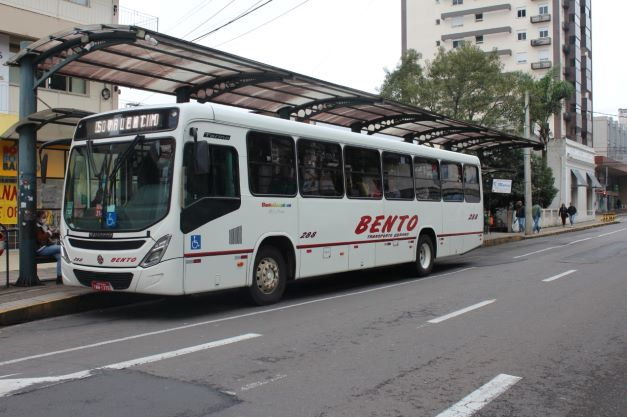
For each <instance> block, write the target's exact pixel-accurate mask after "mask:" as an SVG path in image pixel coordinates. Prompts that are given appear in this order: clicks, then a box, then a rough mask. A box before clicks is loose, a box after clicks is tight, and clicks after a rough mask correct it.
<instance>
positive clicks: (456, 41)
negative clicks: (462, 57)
mask: <svg viewBox="0 0 627 417" xmlns="http://www.w3.org/2000/svg"><path fill="white" fill-rule="evenodd" d="M463 42H464V41H463V40H461V39H457V40H454V41H453V49H455V48H459V47H461V46H462V44H463Z"/></svg>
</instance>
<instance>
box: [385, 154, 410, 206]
mask: <svg viewBox="0 0 627 417" xmlns="http://www.w3.org/2000/svg"><path fill="white" fill-rule="evenodd" d="M412 183H413V179H412V166H411V157H410V156H408V155H400V154H394V153H389V152H383V185H384V187H385V198H386V199H388V200H413V199H414V187H413V185H412Z"/></svg>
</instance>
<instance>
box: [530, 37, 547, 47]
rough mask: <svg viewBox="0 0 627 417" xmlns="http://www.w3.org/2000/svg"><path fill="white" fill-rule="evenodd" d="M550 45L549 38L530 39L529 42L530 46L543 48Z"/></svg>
mask: <svg viewBox="0 0 627 417" xmlns="http://www.w3.org/2000/svg"><path fill="white" fill-rule="evenodd" d="M550 44H551V38H550V37H546V38H538V39H532V40H531V46H543V45H550Z"/></svg>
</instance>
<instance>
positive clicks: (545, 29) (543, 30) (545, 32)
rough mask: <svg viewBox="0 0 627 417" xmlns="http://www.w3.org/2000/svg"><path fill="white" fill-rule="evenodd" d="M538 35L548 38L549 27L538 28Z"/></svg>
mask: <svg viewBox="0 0 627 417" xmlns="http://www.w3.org/2000/svg"><path fill="white" fill-rule="evenodd" d="M540 37H541V38H548V37H549V28H542V29H540Z"/></svg>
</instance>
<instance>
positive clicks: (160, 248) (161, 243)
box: [139, 235, 172, 268]
mask: <svg viewBox="0 0 627 417" xmlns="http://www.w3.org/2000/svg"><path fill="white" fill-rule="evenodd" d="M171 237H172V235H165V236H163V237H162V238H161V239H159V240H157V243H155V244H154V246H153V247H152V249H150V251H148V253H147V254H146V256H145V257H144V260H143V261H142V262H141V263H140V264H139V266H141V267H142V268H148V267H151V266H153V265H156V264H158V263H159V262H161V258H163V255H164V254H165V251H166V250H167V249H168V245H169V244H170V238H171Z"/></svg>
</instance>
